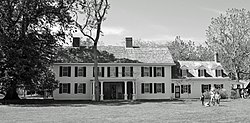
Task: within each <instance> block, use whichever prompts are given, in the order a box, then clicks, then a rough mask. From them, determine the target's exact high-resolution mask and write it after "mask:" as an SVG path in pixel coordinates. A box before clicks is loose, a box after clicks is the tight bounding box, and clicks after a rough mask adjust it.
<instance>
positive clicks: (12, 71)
mask: <svg viewBox="0 0 250 123" xmlns="http://www.w3.org/2000/svg"><path fill="white" fill-rule="evenodd" d="M64 2H65V3H64ZM67 2H68V1H67V0H65V1H61V0H1V1H0V16H1V18H0V39H1V40H0V46H1V50H0V54H1V55H0V56H1V60H0V68H1V70H0V71H1V72H0V73H1V74H0V75H1V76H0V83H1V85H2V87H3V88H2V89H3V90H4V91H5V92H7V94H6V96H5V97H6V98H10V99H11V98H18V97H13V96H12V95H13V94H15V91H16V88H20V87H22V88H23V87H28V88H37V86H40V85H41V83H43V82H44V81H45V80H47V79H50V80H51V81H52V80H53V82H51V81H50V82H51V83H52V84H53V83H54V82H56V81H55V80H54V79H53V78H54V76H53V74H52V73H51V71H50V70H49V67H50V64H51V63H52V58H53V56H54V52H55V51H56V48H57V47H59V46H60V45H59V43H58V41H63V40H64V36H65V34H64V30H65V29H66V28H67V25H68V23H70V22H71V17H70V13H69V12H68V7H69V6H67V4H66V3H67ZM54 27H57V28H58V30H57V31H53V30H52V28H54ZM64 27H65V28H64ZM47 77H48V78H47ZM52 87H54V86H52ZM8 90H11V91H12V92H10V91H8ZM8 92H9V93H10V95H8Z"/></svg>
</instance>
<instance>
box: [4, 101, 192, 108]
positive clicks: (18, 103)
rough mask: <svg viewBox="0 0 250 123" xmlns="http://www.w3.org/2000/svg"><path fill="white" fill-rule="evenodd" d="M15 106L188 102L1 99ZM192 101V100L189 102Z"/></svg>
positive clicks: (167, 102) (170, 102)
mask: <svg viewBox="0 0 250 123" xmlns="http://www.w3.org/2000/svg"><path fill="white" fill-rule="evenodd" d="M1 103H2V104H5V105H9V106H13V107H60V106H64V107H65V106H66V107H67V106H68V107H86V106H89V105H100V106H123V105H139V104H143V103H163V104H186V103H188V102H186V101H185V100H136V101H131V100H130V101H124V100H106V101H101V102H93V101H83V100H74V101H72V100H71V101H70V100H52V99H45V100H44V99H43V100H41V99H22V100H8V101H6V100H0V104H1ZM189 103H190V102H189Z"/></svg>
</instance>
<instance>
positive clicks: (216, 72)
mask: <svg viewBox="0 0 250 123" xmlns="http://www.w3.org/2000/svg"><path fill="white" fill-rule="evenodd" d="M222 73H223V70H215V76H216V77H221V76H222Z"/></svg>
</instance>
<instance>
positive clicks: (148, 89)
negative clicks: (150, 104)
mask: <svg viewBox="0 0 250 123" xmlns="http://www.w3.org/2000/svg"><path fill="white" fill-rule="evenodd" d="M144 93H150V83H144Z"/></svg>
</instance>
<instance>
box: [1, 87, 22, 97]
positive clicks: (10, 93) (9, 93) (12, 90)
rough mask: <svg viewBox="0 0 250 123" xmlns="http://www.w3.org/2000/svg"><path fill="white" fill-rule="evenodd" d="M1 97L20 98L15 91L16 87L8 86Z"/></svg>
mask: <svg viewBox="0 0 250 123" xmlns="http://www.w3.org/2000/svg"><path fill="white" fill-rule="evenodd" d="M3 99H4V100H19V99H20V98H19V96H18V93H17V91H16V87H10V88H9V89H8V90H7V93H6V95H5V97H4V98H3Z"/></svg>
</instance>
